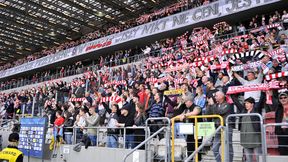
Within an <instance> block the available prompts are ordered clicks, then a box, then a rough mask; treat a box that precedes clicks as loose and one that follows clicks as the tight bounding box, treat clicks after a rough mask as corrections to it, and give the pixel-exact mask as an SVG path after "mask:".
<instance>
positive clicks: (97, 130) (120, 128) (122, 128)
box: [63, 126, 149, 148]
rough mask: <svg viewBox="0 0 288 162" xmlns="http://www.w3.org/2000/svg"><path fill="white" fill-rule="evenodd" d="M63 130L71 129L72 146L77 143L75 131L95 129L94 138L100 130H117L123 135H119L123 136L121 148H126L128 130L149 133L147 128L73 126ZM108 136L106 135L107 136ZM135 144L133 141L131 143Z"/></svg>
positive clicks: (97, 140) (97, 142)
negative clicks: (121, 131)
mask: <svg viewBox="0 0 288 162" xmlns="http://www.w3.org/2000/svg"><path fill="white" fill-rule="evenodd" d="M63 128H64V129H73V140H72V144H76V143H77V129H83V130H88V129H96V132H97V134H96V136H97V137H99V134H100V131H99V130H100V129H102V130H108V129H117V130H119V131H120V130H123V134H121V136H123V141H124V142H123V148H125V147H126V143H125V141H126V135H127V134H126V132H127V129H130V130H136V129H140V130H141V129H143V130H144V131H145V132H146V131H149V130H148V128H147V127H83V128H81V127H78V126H74V127H63ZM107 135H108V134H107ZM133 142H135V141H133ZM98 144H99V138H96V146H98Z"/></svg>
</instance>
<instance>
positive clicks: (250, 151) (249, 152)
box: [244, 147, 262, 162]
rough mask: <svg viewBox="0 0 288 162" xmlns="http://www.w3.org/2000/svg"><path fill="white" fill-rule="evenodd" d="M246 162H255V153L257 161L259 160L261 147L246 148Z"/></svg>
mask: <svg viewBox="0 0 288 162" xmlns="http://www.w3.org/2000/svg"><path fill="white" fill-rule="evenodd" d="M244 153H245V157H246V162H254V161H255V160H253V155H255V156H256V161H257V162H258V161H259V155H260V154H261V153H262V150H261V147H256V148H244Z"/></svg>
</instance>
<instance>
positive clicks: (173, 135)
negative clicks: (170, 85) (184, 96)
mask: <svg viewBox="0 0 288 162" xmlns="http://www.w3.org/2000/svg"><path fill="white" fill-rule="evenodd" d="M203 118H218V119H220V125H221V126H224V120H223V117H222V116H220V115H198V116H187V117H186V119H195V123H194V124H195V127H196V129H195V133H194V135H195V137H196V138H197V137H198V129H197V128H198V119H203ZM176 119H180V117H179V116H178V117H174V118H172V120H171V121H172V122H171V123H172V162H174V161H175V160H174V155H175V153H174V146H175V143H174V139H175V131H174V130H175V126H174V125H175V120H176ZM221 145H222V146H224V135H223V132H221ZM197 148H198V140H195V149H197ZM221 149H222V152H221V154H222V162H224V147H221ZM196 162H198V154H196Z"/></svg>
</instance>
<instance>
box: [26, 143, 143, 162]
mask: <svg viewBox="0 0 288 162" xmlns="http://www.w3.org/2000/svg"><path fill="white" fill-rule="evenodd" d="M129 151H130V150H128V149H118V148H105V147H88V149H85V148H84V147H82V149H81V151H80V152H75V151H73V146H72V145H63V146H61V147H60V148H59V149H58V153H57V157H56V158H53V159H49V160H48V159H43V160H42V159H37V158H32V157H30V159H29V161H28V157H25V158H24V162H123V158H124V156H125V155H126V154H127V153H128V152H129ZM49 155H50V153H49ZM126 162H145V151H144V150H137V151H136V152H134V153H133V154H132V155H131V156H130V157H129V158H128V159H127V161H126Z"/></svg>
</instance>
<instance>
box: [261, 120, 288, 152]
mask: <svg viewBox="0 0 288 162" xmlns="http://www.w3.org/2000/svg"><path fill="white" fill-rule="evenodd" d="M277 127H278V129H277ZM279 129H280V131H279ZM281 129H282V130H281ZM283 130H284V131H283ZM287 130H288V123H287V122H286V123H269V124H265V125H264V131H265V132H266V141H265V144H266V145H265V146H266V147H265V149H264V151H265V155H269V156H277V155H279V154H280V156H288V142H287V141H288V131H287ZM271 148H273V149H275V150H274V151H271V152H268V149H271Z"/></svg>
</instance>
